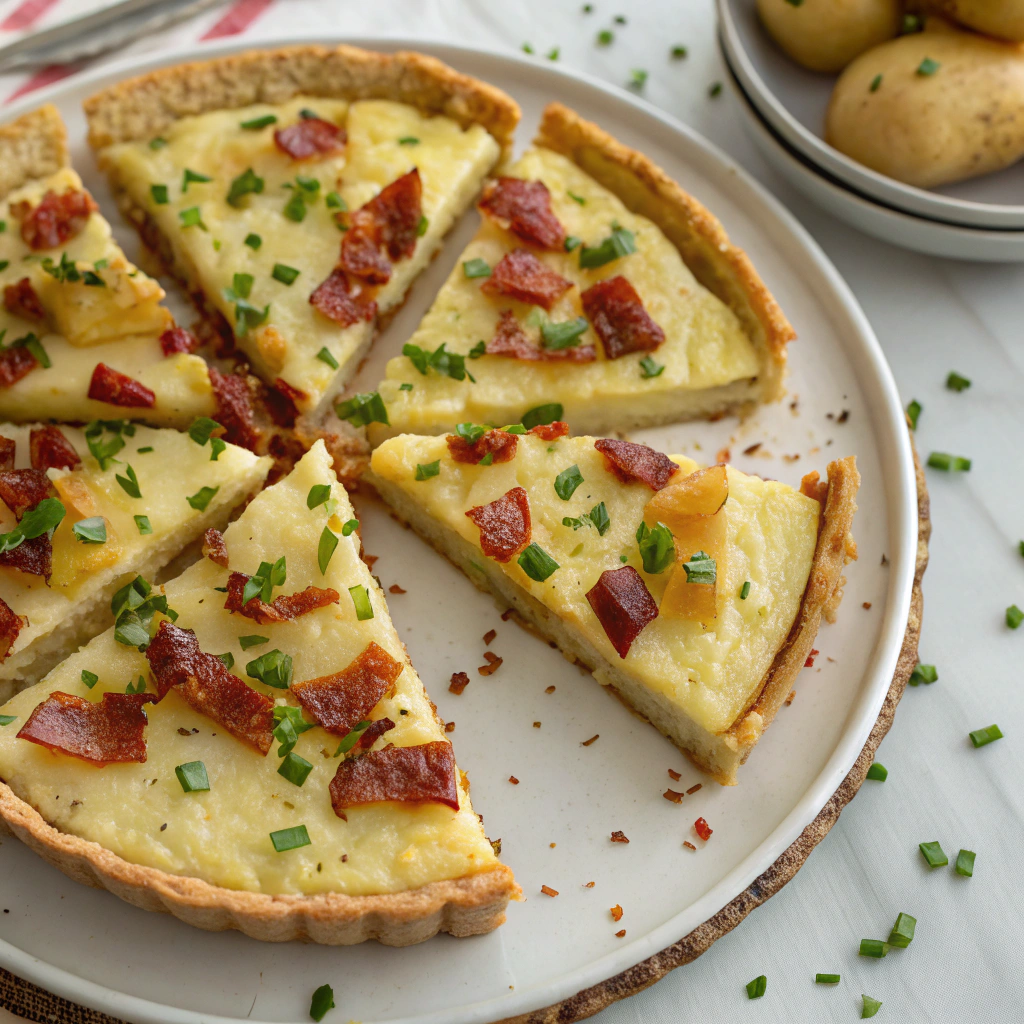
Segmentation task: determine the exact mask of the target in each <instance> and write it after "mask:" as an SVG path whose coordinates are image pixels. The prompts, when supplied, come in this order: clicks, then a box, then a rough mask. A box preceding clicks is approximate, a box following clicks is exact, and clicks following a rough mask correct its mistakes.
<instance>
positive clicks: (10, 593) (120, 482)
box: [0, 420, 271, 700]
mask: <svg viewBox="0 0 1024 1024" xmlns="http://www.w3.org/2000/svg"><path fill="white" fill-rule="evenodd" d="M215 426H216V425H215V424H214V423H213V421H212V420H206V421H202V420H200V421H199V422H198V423H197V424H196V426H195V427H194V428H193V430H192V433H191V435H190V434H183V433H179V432H178V431H176V430H166V429H163V430H161V429H152V428H149V427H143V426H139V425H135V424H131V423H127V422H125V421H123V420H122V421H104V422H98V421H97V422H95V423H91V424H89V426H88V427H86V428H84V429H79V428H73V427H56V426H54V425H52V424H48V425H40V424H36V425H34V426H20V427H19V426H12V425H11V424H0V699H2V700H6V699H7V698H8V697H10V696H11V694H12V693H13V692H14V691H15V690H16V689H21V688H22V687H24V686H27V685H28V684H29V683H34V682H36V681H37V680H39V679H40V678H42V676H43V675H44V674H45V673H47V672H48V671H49V670H50V669H51V668H53V666H54V665H56V664H57V663H58V662H59V661H60V660H61V658H63V657H64V656H65V655H66V654H67V652H68V651H69V650H74V649H75V648H77V647H78V646H79V645H81V644H83V643H85V642H86V641H87V640H89V639H91V638H92V637H94V636H96V634H97V633H99V632H100V631H101V630H104V629H106V628H107V627H108V626H109V625H111V624H112V623H113V621H114V615H113V612H112V610H111V598H112V597H113V595H114V593H115V591H117V590H118V589H119V588H120V587H121V586H122V585H123V584H124V583H125V581H126V580H131V579H132V578H134V577H135V576H136V575H138V574H140V573H141V574H143V575H144V576H147V577H152V576H153V575H154V574H156V573H157V572H158V571H159V570H160V569H162V568H163V567H164V566H165V565H167V564H168V563H169V562H171V561H172V559H174V558H175V557H176V556H177V555H178V554H179V553H180V552H181V551H182V550H183V549H184V548H185V547H187V546H188V545H189V544H191V543H192V542H193V541H196V540H198V538H199V537H200V536H201V535H202V534H203V532H204V531H205V530H207V529H210V528H214V527H223V526H224V524H225V523H226V522H227V521H228V517H229V516H230V514H231V512H232V510H233V509H235V508H236V507H237V506H238V505H240V504H241V503H242V502H243V501H244V500H245V499H246V498H248V497H249V496H250V495H251V494H253V493H254V492H256V491H257V490H259V488H260V487H261V486H262V484H263V481H264V480H265V478H266V476H267V472H268V471H269V469H270V466H271V460H270V459H269V458H258V457H257V456H255V455H253V453H252V452H250V451H247V450H246V449H244V448H239V447H236V446H235V445H232V444H226V443H225V442H223V441H222V440H221V439H220V438H219V437H217V436H215V434H216V433H219V431H214V428H215Z"/></svg>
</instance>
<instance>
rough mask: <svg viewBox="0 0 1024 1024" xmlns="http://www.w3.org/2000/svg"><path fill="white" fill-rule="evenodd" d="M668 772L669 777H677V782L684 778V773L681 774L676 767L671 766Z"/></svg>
mask: <svg viewBox="0 0 1024 1024" xmlns="http://www.w3.org/2000/svg"><path fill="white" fill-rule="evenodd" d="M668 774H669V778H671V779H675V780H676V782H678V781H679V780H680V779H681V778H682V775H680V773H679V772H677V771H676V770H675V769H674V768H669V770H668Z"/></svg>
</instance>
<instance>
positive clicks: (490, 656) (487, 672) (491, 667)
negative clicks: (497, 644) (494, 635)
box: [477, 651, 505, 676]
mask: <svg viewBox="0 0 1024 1024" xmlns="http://www.w3.org/2000/svg"><path fill="white" fill-rule="evenodd" d="M504 660H505V659H504V658H499V657H498V656H497V655H496V654H495V653H494V652H493V651H484V661H486V662H487V664H486V665H481V666H480V667H479V668H478V669H477V672H479V673H480V675H482V676H493V675H494V673H495V672H497V671H498V669H499V668H501V664H502V662H503V661H504Z"/></svg>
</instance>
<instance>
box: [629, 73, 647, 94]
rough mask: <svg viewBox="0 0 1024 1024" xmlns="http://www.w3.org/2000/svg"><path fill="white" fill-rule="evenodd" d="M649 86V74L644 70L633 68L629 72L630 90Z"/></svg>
mask: <svg viewBox="0 0 1024 1024" xmlns="http://www.w3.org/2000/svg"><path fill="white" fill-rule="evenodd" d="M646 84H647V72H646V71H645V70H644V69H643V68H631V69H630V72H629V82H628V88H630V89H637V90H640V89H642V88H643V87H644V86H645V85H646Z"/></svg>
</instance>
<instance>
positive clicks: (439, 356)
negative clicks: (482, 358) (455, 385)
mask: <svg viewBox="0 0 1024 1024" xmlns="http://www.w3.org/2000/svg"><path fill="white" fill-rule="evenodd" d="M446 344H447V342H441V344H440V345H439V346H438V347H437V348H436V349H435V350H434V351H433V352H428V351H427V350H426V349H424V348H420V347H419V345H413V344H411V343H410V342H406V344H404V345H403V346H402V355H403V356H406V357H407V358H408V359H409V360H411V362H412V365H413V366H415V367H416V369H417V370H419V371H420V373H422V374H423V376H424V377H425V376H426V375H427V371H428V370H430V369H433V370H435V371H437V373H440V374H442V375H443V376H446V377H451V379H452V380H465V379H466V378H467V377H468V378H469V379H470V381H472V382H473V383H474V384H475V383H476V380H475V379H474V377H473V375H472V374H471V373H470V372H469V371H468V370H467V369H466V357H465V356H461V355H458V354H456V353H455V352H449V351H447V349H446V348H445V346H446Z"/></svg>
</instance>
